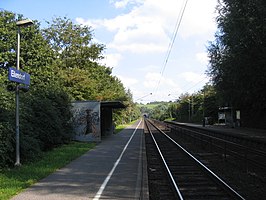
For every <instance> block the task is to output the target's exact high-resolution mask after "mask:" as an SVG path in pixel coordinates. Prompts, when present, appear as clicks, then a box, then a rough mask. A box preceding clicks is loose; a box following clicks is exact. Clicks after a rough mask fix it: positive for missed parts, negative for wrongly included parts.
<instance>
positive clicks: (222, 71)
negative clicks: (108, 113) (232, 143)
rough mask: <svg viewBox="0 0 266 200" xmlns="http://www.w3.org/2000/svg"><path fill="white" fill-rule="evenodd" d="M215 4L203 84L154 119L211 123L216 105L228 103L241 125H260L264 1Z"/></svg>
mask: <svg viewBox="0 0 266 200" xmlns="http://www.w3.org/2000/svg"><path fill="white" fill-rule="evenodd" d="M217 2H218V4H217V7H216V13H217V17H216V22H217V32H216V34H215V40H214V41H211V42H209V44H208V47H207V51H208V56H209V60H210V62H209V65H208V69H207V74H208V75H209V77H210V79H211V81H210V83H209V84H208V85H209V86H208V85H206V86H204V88H203V89H202V90H201V91H198V92H196V93H194V94H188V93H186V94H182V95H181V96H180V97H179V98H178V99H177V101H175V102H173V103H171V104H168V105H169V106H165V105H164V106H162V105H161V106H159V107H157V108H156V111H154V110H153V111H150V113H151V114H152V116H154V117H156V118H157V119H166V118H169V117H174V118H176V119H177V120H179V121H192V122H201V120H202V116H203V115H205V116H208V117H212V118H213V119H214V120H215V121H217V118H218V108H219V107H228V108H230V109H232V112H233V113H234V114H233V115H235V111H236V110H239V111H240V120H241V126H245V127H251V128H262V129H265V128H266V123H265V122H266V90H265V88H266V1H264V0H252V1H250V0H243V1H240V0H218V1H217ZM204 93H205V98H204V99H203V96H204ZM189 101H193V102H189ZM142 109H143V108H142ZM192 109H193V111H192ZM144 110H145V109H144ZM162 111H163V113H162ZM170 111H172V112H170ZM203 112H204V113H203ZM158 113H162V114H161V115H158Z"/></svg>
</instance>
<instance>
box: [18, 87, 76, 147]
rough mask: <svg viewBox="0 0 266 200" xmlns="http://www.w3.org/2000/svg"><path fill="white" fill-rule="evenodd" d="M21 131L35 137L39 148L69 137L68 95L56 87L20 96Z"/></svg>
mask: <svg viewBox="0 0 266 200" xmlns="http://www.w3.org/2000/svg"><path fill="white" fill-rule="evenodd" d="M23 102H24V104H23V111H24V112H23V114H22V120H23V126H22V128H21V129H22V134H23V135H25V136H30V137H32V138H35V140H36V142H39V146H40V149H41V150H42V151H46V150H49V149H51V148H53V147H55V146H58V145H60V144H64V143H67V142H69V141H70V140H71V139H72V138H73V135H72V133H73V131H72V126H71V123H70V119H71V112H70V99H69V97H68V95H67V94H66V93H65V92H63V91H62V90H60V89H58V88H53V87H49V88H45V89H44V88H42V89H41V90H36V91H34V92H33V93H32V94H31V95H27V96H26V95H25V96H24V99H23Z"/></svg>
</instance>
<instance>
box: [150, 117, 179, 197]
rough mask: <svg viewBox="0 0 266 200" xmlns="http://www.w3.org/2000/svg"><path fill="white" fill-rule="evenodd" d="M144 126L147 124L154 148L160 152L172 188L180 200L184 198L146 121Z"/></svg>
mask: <svg viewBox="0 0 266 200" xmlns="http://www.w3.org/2000/svg"><path fill="white" fill-rule="evenodd" d="M145 121H146V120H145ZM149 123H150V122H149ZM151 125H152V124H151ZM146 126H147V129H148V131H149V133H150V134H151V137H152V139H153V142H154V144H155V146H156V148H157V150H158V152H159V154H160V156H161V159H162V161H163V163H164V166H165V168H166V170H167V173H168V175H169V177H170V179H171V181H172V184H173V185H174V188H175V190H176V193H177V194H178V197H179V199H180V200H184V198H183V196H182V194H181V192H180V190H179V188H178V186H177V184H176V182H175V179H174V177H173V175H172V172H171V171H170V169H169V167H168V165H167V163H166V161H165V159H164V156H163V154H162V152H161V149H160V147H159V145H158V143H157V142H156V139H155V138H154V136H153V133H152V131H151V129H150V127H149V126H148V124H147V122H146Z"/></svg>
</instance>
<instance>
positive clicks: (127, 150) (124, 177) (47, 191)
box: [12, 121, 145, 200]
mask: <svg viewBox="0 0 266 200" xmlns="http://www.w3.org/2000/svg"><path fill="white" fill-rule="evenodd" d="M143 126H144V125H143V121H139V122H137V123H135V124H134V125H132V126H130V127H128V128H126V129H124V130H123V131H121V132H120V133H119V134H116V135H112V136H108V137H107V138H105V139H103V141H102V142H101V143H100V144H98V145H97V146H96V147H95V148H94V149H92V150H90V151H88V152H87V153H86V154H84V155H83V156H81V157H79V158H78V159H76V160H74V161H73V162H71V163H69V164H68V165H66V166H65V167H63V168H61V169H59V170H57V171H56V172H55V173H53V174H51V175H49V176H48V177H46V178H44V179H42V180H41V181H39V182H38V183H36V184H34V185H33V186H31V187H30V188H28V189H26V190H25V191H23V192H22V193H20V194H18V195H17V196H15V197H14V198H12V200H68V199H71V200H73V199H74V200H83V199H84V200H85V199H86V200H87V199H93V200H98V199H141V197H140V196H141V195H143V194H142V192H143V191H142V188H143V187H145V186H143V174H145V172H144V173H143V171H145V170H143V160H144V159H145V158H144V157H143V149H144V134H143Z"/></svg>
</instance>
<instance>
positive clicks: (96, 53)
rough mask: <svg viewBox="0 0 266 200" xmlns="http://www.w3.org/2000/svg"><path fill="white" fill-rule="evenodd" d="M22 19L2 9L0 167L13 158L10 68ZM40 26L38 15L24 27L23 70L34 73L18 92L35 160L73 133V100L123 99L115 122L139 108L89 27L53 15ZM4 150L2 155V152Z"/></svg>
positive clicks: (26, 143)
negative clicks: (103, 61)
mask: <svg viewBox="0 0 266 200" xmlns="http://www.w3.org/2000/svg"><path fill="white" fill-rule="evenodd" d="M21 19H24V17H23V15H17V14H15V13H11V12H8V11H4V10H1V11H0V35H1V36H0V68H1V71H0V84H1V87H0V95H1V96H0V139H1V140H0V152H1V160H0V167H4V166H7V165H10V164H11V163H12V160H13V161H14V154H15V152H14V146H15V142H14V137H15V127H14V124H15V122H14V121H15V114H14V112H15V95H14V92H7V91H6V87H7V85H10V84H13V85H14V83H10V82H9V81H8V80H7V69H8V68H9V67H15V66H16V48H17V47H16V45H17V31H18V27H17V26H16V21H17V20H21ZM47 23H48V27H47V28H45V29H43V30H41V29H40V24H39V23H38V22H37V21H34V25H33V26H30V27H21V28H20V32H21V34H20V35H21V40H20V41H21V42H20V43H21V51H20V63H21V66H20V68H21V70H23V71H26V72H27V73H29V74H30V75H31V85H30V91H29V92H27V93H25V94H24V93H22V92H20V130H21V131H20V134H21V158H22V162H25V161H26V160H31V159H33V158H34V157H36V156H38V155H41V154H42V152H43V151H47V150H49V149H51V148H54V147H56V146H58V145H62V144H64V143H68V142H70V141H71V139H72V137H73V135H72V134H73V131H72V127H71V124H70V118H71V112H70V102H71V101H73V100H98V101H114V100H119V101H123V102H124V103H125V104H126V106H127V109H126V110H123V111H118V112H117V113H116V117H115V119H117V122H116V123H119V122H122V121H125V122H128V121H132V120H133V119H136V118H137V117H139V111H138V109H137V108H136V106H135V104H134V103H133V101H132V95H131V93H130V91H126V90H125V88H124V86H123V84H122V83H121V81H120V80H119V79H118V78H117V77H115V76H113V75H112V69H111V68H109V67H106V66H104V65H101V64H99V60H100V59H102V57H103V56H102V52H103V50H104V48H105V47H104V45H102V44H97V43H94V42H93V33H92V30H91V28H90V27H87V26H81V25H77V24H74V23H73V22H72V21H71V20H69V19H67V18H55V19H54V20H53V21H52V22H47ZM2 152H3V153H4V155H3V156H2Z"/></svg>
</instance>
